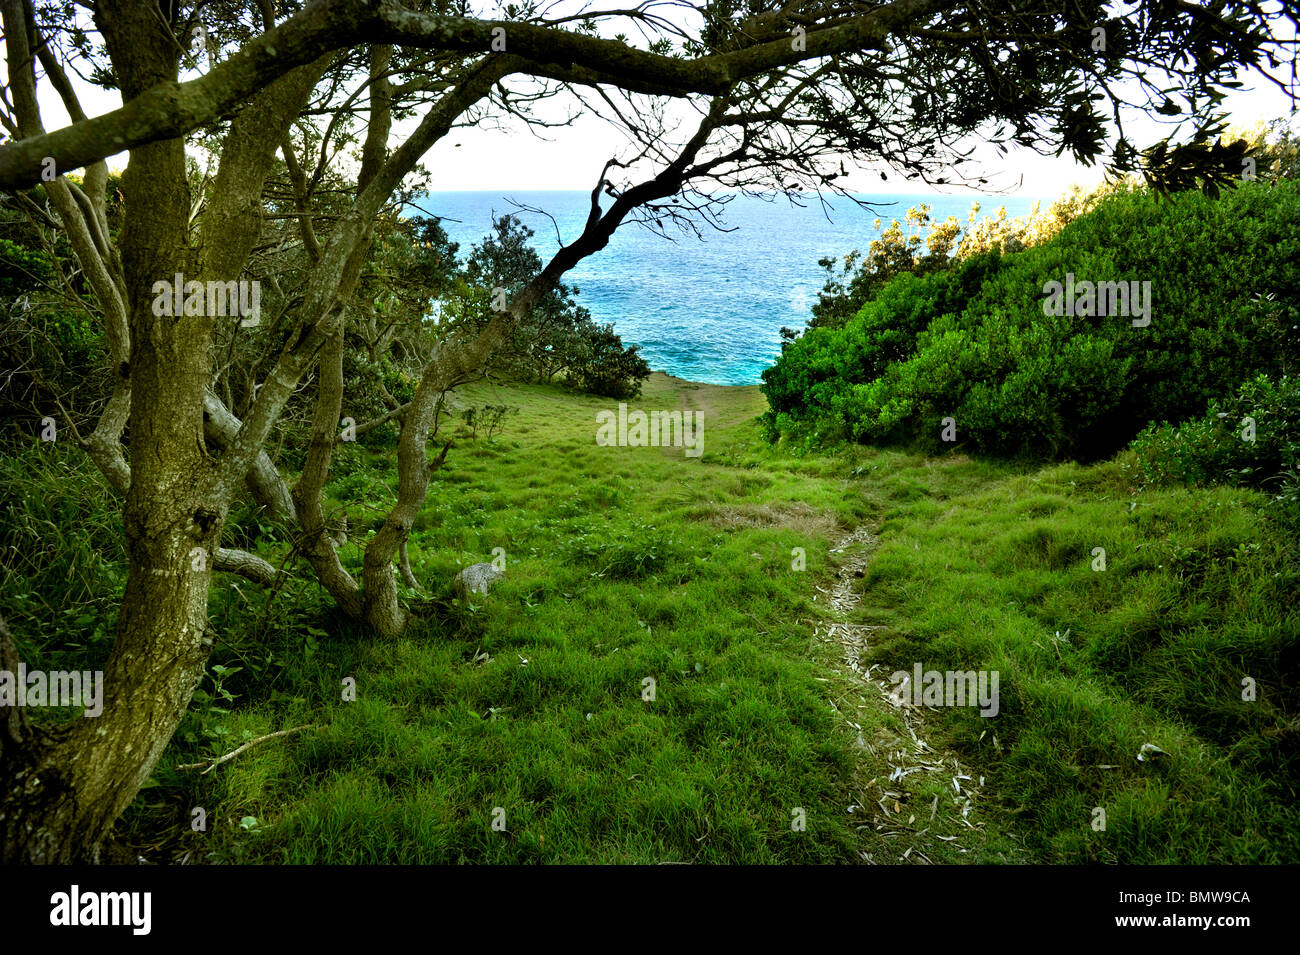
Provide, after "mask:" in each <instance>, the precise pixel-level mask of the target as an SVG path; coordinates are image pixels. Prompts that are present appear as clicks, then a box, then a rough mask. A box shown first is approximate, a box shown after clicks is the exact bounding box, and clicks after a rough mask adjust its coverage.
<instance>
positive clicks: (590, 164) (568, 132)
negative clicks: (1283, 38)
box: [39, 74, 1290, 197]
mask: <svg viewBox="0 0 1300 955" xmlns="http://www.w3.org/2000/svg"><path fill="white" fill-rule="evenodd" d="M185 78H190V77H185ZM1241 79H1242V80H1243V81H1244V82H1246V83H1247V84H1248V88H1247V89H1244V90H1238V91H1230V92H1229V94H1228V96H1227V98H1226V101H1225V103H1226V106H1227V108H1228V109H1229V110H1230V111H1231V113H1232V119H1233V123H1234V125H1236V126H1242V127H1248V126H1250V125H1253V124H1254V123H1256V122H1257V121H1259V120H1269V119H1274V118H1277V117H1279V116H1282V115H1285V114H1286V113H1287V112H1288V111H1289V109H1290V104H1289V103H1288V100H1287V98H1286V96H1285V94H1283V92H1282V91H1281V90H1280V89H1278V88H1277V87H1276V86H1274V85H1273V84H1269V83H1266V82H1264V81H1262V80H1261V79H1260V78H1259V77H1258V76H1257V75H1252V74H1243V75H1242V77H1241ZM74 82H75V78H74ZM39 90H40V102H41V108H42V113H43V116H44V120H45V127H46V129H48V130H53V129H55V128H58V127H59V126H61V125H64V124H66V123H67V121H68V120H67V114H66V113H65V112H64V111H63V108H62V104H61V103H60V102H59V100H58V97H57V95H56V94H55V93H54V91H53V90H52V89H51V87H50V85H49V84H48V83H46V82H41V83H40V86H39ZM78 92H79V94H80V95H81V96H82V106H83V108H84V109H85V110H86V112H87V113H88V114H89V115H92V116H93V115H97V114H100V113H104V112H108V111H109V110H111V109H113V108H115V107H117V106H119V105H120V99H119V98H118V97H117V94H116V93H106V92H104V91H101V90H99V89H97V88H89V89H79V90H78ZM564 112H565V110H564V108H562V107H561V106H560V104H559V103H556V104H555V110H554V111H553V112H552V113H551V115H553V116H555V115H563V114H564ZM415 122H416V121H415V120H411V121H410V122H409V123H408V124H404V125H399V126H398V127H397V134H398V136H400V134H401V132H402V130H403V129H404V128H408V129H409V128H411V127H413V126H414V124H415ZM541 132H542V136H544V137H546V138H542V136H538V135H535V134H533V133H532V132H530V131H529V130H528V129H526V128H525V127H524V126H523V124H522V123H518V122H516V123H514V124H513V128H509V129H506V130H496V129H485V128H465V129H456V130H453V131H452V133H451V134H450V135H448V136H447V137H446V138H445V139H444V140H443V141H442V142H440V143H438V144H437V145H436V146H435V147H434V148H433V149H432V150H431V151H430V152H429V153H428V154H427V155H426V156H425V160H424V165H425V167H426V168H427V169H429V170H430V171H431V173H432V176H431V179H430V182H429V188H430V189H431V190H432V191H451V190H485V191H488V190H490V191H500V190H504V191H512V190H513V191H519V192H523V191H533V190H539V191H540V190H575V189H581V190H590V189H591V188H592V186H593V185H594V183H595V180H596V177H597V176H598V175H599V174H600V170H601V168H602V166H603V164H604V162H605V160H606V159H608V158H609V157H610V156H613V155H615V154H616V153H617V154H620V155H624V156H626V155H627V152H628V151H627V148H626V143H625V141H624V139H623V137H622V135H621V134H620V133H619V132H618V130H616V129H615V128H614V127H612V126H610V125H609V124H608V123H606V122H605V121H604V120H602V119H599V118H596V117H594V116H591V115H583V116H581V117H580V118H579V119H578V120H576V121H575V123H574V124H573V125H571V126H568V127H562V128H558V129H551V130H543V131H541ZM1135 132H1139V133H1141V134H1142V135H1148V134H1149V139H1148V140H1147V141H1145V142H1141V143H1140V145H1141V146H1145V145H1147V144H1148V142H1152V141H1155V139H1157V138H1159V136H1160V132H1159V130H1158V127H1156V126H1155V124H1154V123H1148V124H1147V127H1146V129H1143V130H1139V129H1138V127H1136V126H1134V127H1132V128H1131V129H1130V134H1131V135H1132V134H1134V133H1135ZM975 158H976V159H977V160H978V161H980V162H981V163H982V164H983V167H982V169H981V170H980V172H979V173H978V174H979V175H984V176H986V177H987V178H989V180H990V186H989V187H987V188H984V189H982V190H980V191H984V192H990V191H994V190H996V191H998V192H1003V193H1005V194H1007V195H1025V196H1034V197H1039V196H1048V197H1050V196H1056V195H1059V194H1061V193H1062V192H1064V191H1065V190H1066V188H1067V187H1068V186H1069V185H1070V184H1071V183H1077V184H1080V185H1090V184H1093V183H1096V182H1099V181H1100V180H1101V179H1102V177H1103V175H1104V170H1103V169H1102V168H1101V167H1100V166H1096V167H1092V168H1087V167H1084V166H1080V165H1078V164H1077V163H1075V162H1073V161H1072V160H1070V159H1068V158H1064V157H1062V158H1056V157H1043V156H1039V155H1037V154H1035V153H1033V152H1032V151H1029V150H1025V149H1020V148H1018V147H1011V151H1010V152H1009V154H1008V155H1007V156H1001V155H999V154H998V153H996V152H995V151H994V150H993V149H992V148H990V147H979V148H977V152H976V154H975ZM126 160H127V155H126V153H121V154H118V155H117V156H114V157H111V158H110V160H109V164H110V166H112V167H114V168H119V169H120V168H121V167H123V166H124V165H125V163H126ZM849 171H850V175H849V177H848V178H847V180H845V181H844V182H846V184H847V186H848V188H850V189H852V190H853V191H858V192H870V193H874V194H880V193H893V192H897V193H899V194H916V193H925V192H931V191H936V190H934V189H932V188H931V187H928V186H926V185H925V184H924V183H922V182H920V181H917V180H912V181H908V180H904V179H902V178H901V177H900V176H896V175H894V174H893V173H892V172H891V173H889V180H888V181H885V182H882V181H881V179H880V175H879V174H880V171H881V167H875V168H868V169H861V170H857V171H855V170H854V169H853V168H852V167H850V170H849ZM944 191H945V192H950V193H952V194H958V195H960V194H967V193H973V192H975V191H976V190H968V189H964V188H961V187H951V188H947V189H945V190H944Z"/></svg>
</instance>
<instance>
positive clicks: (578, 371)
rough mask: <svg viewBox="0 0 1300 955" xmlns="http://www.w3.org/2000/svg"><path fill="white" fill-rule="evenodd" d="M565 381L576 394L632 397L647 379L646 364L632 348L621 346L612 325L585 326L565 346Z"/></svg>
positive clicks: (647, 365)
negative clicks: (567, 350)
mask: <svg viewBox="0 0 1300 955" xmlns="http://www.w3.org/2000/svg"><path fill="white" fill-rule="evenodd" d="M569 348H570V351H569V353H568V354H567V355H566V361H565V381H566V383H567V384H568V385H569V386H570V387H573V388H576V389H577V390H579V391H585V392H587V393H588V394H593V395H600V396H602V397H605V398H635V397H636V396H637V395H639V394H640V393H641V383H642V382H644V381H645V380H646V379H647V378H649V377H650V365H649V364H648V363H647V362H646V360H645V359H644V358H642V357H641V355H640V354H639V353H638V350H637V346H636V345H630V346H627V347H624V345H623V340H622V339H621V338H619V337H618V335H617V334H616V333H615V332H614V326H613V325H596V324H594V323H588V324H586V325H583V326H581V327H580V328H579V329H578V333H577V334H576V335H575V336H574V337H573V340H572V342H571V344H570V345H569Z"/></svg>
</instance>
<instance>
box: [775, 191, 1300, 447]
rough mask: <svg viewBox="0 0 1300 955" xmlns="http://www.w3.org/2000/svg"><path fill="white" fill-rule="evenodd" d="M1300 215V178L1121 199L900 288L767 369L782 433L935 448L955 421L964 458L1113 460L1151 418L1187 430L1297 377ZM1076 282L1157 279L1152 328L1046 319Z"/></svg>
mask: <svg viewBox="0 0 1300 955" xmlns="http://www.w3.org/2000/svg"><path fill="white" fill-rule="evenodd" d="M1297 218H1300V186H1298V185H1297V184H1296V183H1294V182H1281V183H1279V184H1278V185H1276V186H1273V187H1268V186H1265V185H1262V184H1256V183H1247V184H1244V185H1242V186H1241V187H1240V188H1238V189H1235V190H1233V191H1230V192H1227V193H1225V194H1224V195H1223V196H1222V197H1221V198H1220V199H1218V200H1213V199H1209V198H1207V197H1205V196H1203V195H1201V194H1198V193H1183V194H1180V195H1177V196H1174V197H1172V198H1168V199H1161V198H1159V197H1157V196H1156V195H1155V194H1154V193H1151V192H1148V191H1121V192H1118V193H1116V194H1115V195H1112V196H1110V197H1109V198H1107V199H1105V200H1103V201H1102V202H1101V203H1100V204H1099V205H1098V206H1097V207H1096V208H1095V209H1094V210H1093V211H1092V212H1090V213H1089V214H1087V215H1085V216H1083V217H1082V218H1079V219H1077V220H1075V221H1074V222H1072V223H1070V224H1069V225H1067V226H1066V227H1065V228H1064V229H1062V230H1061V232H1060V233H1059V234H1058V235H1056V236H1055V237H1054V238H1052V239H1050V240H1048V241H1047V242H1045V243H1043V244H1041V245H1039V246H1036V247H1033V248H1030V249H1026V250H1024V251H1021V252H1016V253H1012V254H1010V255H1006V256H1003V257H1001V259H1000V260H987V261H986V262H985V263H984V264H983V265H975V264H972V262H971V261H970V260H967V261H964V262H960V263H958V264H956V265H955V266H954V267H953V268H952V269H948V270H944V271H940V272H936V273H933V274H930V275H926V276H923V277H916V276H910V275H901V276H898V277H897V278H895V279H894V280H893V281H891V282H890V283H889V285H887V286H885V287H884V288H883V289H881V291H880V292H879V294H878V295H877V296H876V297H875V298H874V299H873V300H872V301H870V302H868V303H867V304H866V305H864V306H863V307H862V309H860V310H859V312H858V314H857V315H856V316H855V317H854V319H853V320H852V321H850V322H848V323H847V324H846V325H845V326H844V327H843V328H840V329H814V330H810V331H809V332H808V333H807V334H805V335H804V336H803V337H802V338H800V339H799V340H798V341H796V342H793V343H791V344H790V345H789V346H788V347H787V348H786V349H785V351H784V353H783V354H782V356H781V358H780V359H779V360H778V362H777V364H776V365H775V366H774V367H773V368H770V369H768V370H767V371H766V372H764V375H763V378H764V385H763V390H764V393H765V394H766V395H767V396H768V400H769V403H770V404H771V412H770V413H769V414H768V415H767V416H766V418H765V423H766V425H767V429H768V432H769V435H770V436H773V437H775V436H777V435H792V436H796V437H801V438H804V439H809V438H813V439H815V440H835V439H843V438H849V439H856V440H860V441H878V442H879V441H883V442H904V443H917V444H920V445H923V446H928V447H932V448H937V447H942V446H943V445H942V443H941V441H940V437H941V433H942V428H943V425H942V422H943V419H944V418H948V417H951V418H953V419H955V422H956V428H957V440H958V442H959V443H960V444H962V445H963V446H965V447H968V448H972V447H973V448H976V449H980V450H985V451H991V452H997V453H1029V454H1033V455H1043V456H1051V457H1063V456H1079V457H1093V456H1100V455H1106V454H1110V453H1112V452H1114V451H1115V450H1117V449H1118V448H1120V447H1122V446H1123V445H1124V444H1125V443H1127V442H1128V441H1129V440H1130V439H1131V438H1132V437H1133V436H1134V435H1136V434H1137V432H1138V431H1140V430H1141V429H1142V428H1143V427H1144V426H1145V424H1146V423H1147V422H1149V421H1160V420H1168V421H1175V422H1176V421H1181V420H1184V419H1186V418H1187V417H1189V416H1191V415H1194V414H1199V413H1200V412H1201V410H1203V409H1204V408H1205V406H1206V403H1207V402H1208V401H1209V400H1210V399H1211V398H1213V397H1215V396H1217V395H1220V394H1223V393H1227V392H1231V391H1232V390H1234V389H1235V388H1237V386H1238V385H1240V384H1241V383H1242V382H1243V381H1245V380H1247V379H1249V378H1252V377H1254V376H1255V375H1256V374H1258V373H1261V372H1263V373H1269V374H1276V373H1282V372H1284V371H1285V370H1286V369H1288V368H1294V367H1296V365H1297V362H1298V360H1300V346H1297V344H1296V337H1295V335H1294V328H1295V325H1296V309H1297V304H1300V235H1297V232H1296V230H1295V227H1294V223H1295V222H1296V221H1297ZM1175 262H1176V263H1178V267H1177V268H1171V267H1170V266H1169V263H1175ZM1067 273H1072V274H1073V275H1074V276H1075V278H1076V280H1077V281H1079V282H1082V281H1092V282H1116V281H1123V282H1134V281H1135V282H1139V283H1142V282H1150V301H1149V302H1148V304H1149V306H1150V325H1149V326H1147V327H1134V326H1133V324H1132V319H1131V318H1130V316H1127V315H1112V316H1106V317H1095V316H1091V315H1082V314H1079V315H1073V316H1070V315H1061V316H1054V315H1048V314H1044V312H1045V308H1044V304H1045V290H1046V288H1047V285H1046V283H1048V282H1051V281H1056V282H1064V281H1065V278H1066V274H1067ZM954 276H956V277H957V278H958V279H959V280H961V279H962V278H963V276H964V277H966V278H969V279H970V282H966V281H964V280H963V281H959V283H958V286H959V287H958V286H954V284H953V282H954ZM975 283H979V285H978V289H977V290H974V291H973V286H974V284H975ZM1140 287H1141V286H1140V285H1139V288H1140ZM972 291H973V294H971V292H972ZM1139 320H1140V319H1139ZM950 446H951V445H949V447H950Z"/></svg>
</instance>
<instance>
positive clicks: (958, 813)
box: [814, 527, 984, 864]
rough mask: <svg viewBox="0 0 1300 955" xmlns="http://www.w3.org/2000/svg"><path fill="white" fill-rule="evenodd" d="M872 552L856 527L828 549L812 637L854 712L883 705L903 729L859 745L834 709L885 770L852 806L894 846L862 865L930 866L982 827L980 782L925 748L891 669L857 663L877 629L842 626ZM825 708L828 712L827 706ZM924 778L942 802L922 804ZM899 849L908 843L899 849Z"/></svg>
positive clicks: (870, 538) (864, 531) (915, 710)
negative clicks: (831, 648)
mask: <svg viewBox="0 0 1300 955" xmlns="http://www.w3.org/2000/svg"><path fill="white" fill-rule="evenodd" d="M875 545H876V538H875V536H874V535H872V533H871V532H870V530H869V529H868V528H866V527H859V528H857V529H856V530H854V531H853V532H852V533H850V534H848V535H846V536H844V537H842V538H840V539H839V540H837V541H836V542H835V544H834V545H833V546H832V547H831V554H832V555H833V557H834V558H835V559H836V560H837V562H838V567H837V569H836V571H835V576H834V578H833V580H832V583H831V587H830V589H829V590H826V589H824V588H822V587H818V588H817V590H818V591H819V593H818V595H817V596H816V597H814V599H815V600H816V601H817V602H818V603H820V604H822V605H823V606H827V607H829V609H830V611H831V615H832V616H833V618H834V619H833V620H832V621H830V622H828V623H822V624H819V625H818V627H817V631H816V635H817V637H818V639H820V640H821V641H822V642H823V643H827V644H833V645H835V647H836V649H837V651H838V655H839V656H840V657H841V658H842V660H843V665H842V666H841V667H839V668H838V669H839V671H840V672H841V674H843V675H844V676H846V677H847V678H848V679H849V680H850V681H851V682H852V683H853V685H854V686H856V687H857V688H858V689H859V690H860V692H861V696H860V697H859V700H860V704H861V705H860V706H859V709H865V708H870V707H880V706H882V705H883V706H885V707H889V708H891V709H893V710H894V711H895V712H897V714H898V716H899V718H900V719H901V720H902V723H903V730H904V733H903V734H898V733H885V734H883V735H881V734H877V736H876V738H875V739H872V740H867V739H864V738H863V730H862V726H861V724H859V723H858V722H857V721H856V720H855V719H853V716H854V714H849V713H844V712H842V711H839V708H838V707H836V710H837V712H840V716H841V717H842V718H843V719H844V720H845V722H847V723H848V724H849V726H851V727H853V728H854V729H855V730H856V731H857V734H858V736H857V742H858V746H859V747H861V748H862V749H863V750H865V752H866V753H867V754H868V755H869V756H871V757H875V758H874V759H872V760H871V762H872V764H873V765H878V764H879V762H880V759H881V756H882V754H883V759H884V761H885V762H886V763H887V765H888V767H889V769H890V774H889V776H888V778H886V779H882V778H881V777H880V776H878V775H877V776H876V777H874V778H872V779H871V780H870V781H869V782H868V783H867V784H866V786H865V792H864V794H863V796H864V805H862V806H856V807H854V811H856V812H861V813H863V814H864V816H865V817H866V819H867V820H869V824H870V825H871V827H872V828H873V829H874V830H875V831H876V832H877V833H878V834H879V835H881V836H882V837H884V839H886V840H888V839H899V841H900V847H899V848H898V850H892V849H891V850H887V853H881V852H866V851H863V852H862V853H861V855H862V858H863V861H865V862H868V863H873V864H897V863H900V862H909V863H912V862H914V863H920V864H929V863H933V860H932V859H931V858H930V857H929V856H928V855H927V854H926V847H927V846H938V845H939V844H940V842H944V843H947V844H948V846H949V848H950V849H956V850H958V851H960V852H963V853H964V852H966V851H967V849H966V848H965V847H963V846H962V845H961V836H960V833H961V832H963V831H966V832H968V833H969V832H972V831H978V830H981V829H983V828H984V823H983V822H982V821H980V819H979V815H978V812H977V807H978V804H979V800H980V792H981V789H982V788H983V785H984V776H982V775H980V773H979V772H977V771H976V770H975V769H973V768H970V767H966V766H963V765H962V763H961V762H960V761H959V760H958V759H957V757H955V756H953V755H952V754H951V753H947V752H942V751H939V750H936V749H935V748H934V747H932V746H930V744H929V743H927V742H926V740H925V720H924V713H923V710H924V707H915V706H912V705H911V704H910V703H901V702H900V701H898V700H896V699H894V697H893V693H894V690H895V685H894V684H893V683H892V682H890V680H889V675H890V673H892V672H893V670H891V669H888V668H886V667H884V666H882V665H881V664H872V665H870V666H868V665H867V664H865V663H863V662H862V658H863V657H865V656H867V651H868V649H869V647H870V645H871V640H872V634H873V633H874V632H875V631H876V630H879V629H881V628H880V627H873V626H866V625H863V624H857V623H851V622H849V620H850V618H851V617H852V615H853V612H854V611H855V610H856V609H857V607H858V604H859V602H860V600H861V598H860V596H859V595H858V594H857V592H856V591H855V590H854V581H855V580H856V579H857V578H859V577H861V576H862V574H863V571H864V569H865V568H866V566H867V565H868V564H869V563H870V561H871V552H872V551H873V550H874V548H875ZM897 669H911V662H910V661H909V662H908V663H907V664H906V665H902V664H900V665H899V666H898V667H897ZM831 705H832V706H833V707H834V705H835V704H834V702H833V701H832V704H831ZM873 771H874V770H873ZM926 776H931V777H934V776H937V777H939V778H940V779H939V781H942V783H943V786H944V790H943V792H944V793H945V795H946V797H947V798H946V799H945V798H944V796H940V795H935V796H933V798H932V799H930V800H924V799H922V798H921V795H922V794H921V790H922V788H924V789H926V790H928V792H927V793H926V795H928V793H929V792H933V791H934V786H933V785H928V786H923V785H922V783H923V782H928V783H933V782H935V781H936V780H934V779H933V778H931V779H929V780H926V779H925V777H926ZM872 800H874V801H872ZM901 843H906V844H907V848H906V850H904V849H903V848H902V846H901Z"/></svg>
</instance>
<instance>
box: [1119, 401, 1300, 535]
mask: <svg viewBox="0 0 1300 955" xmlns="http://www.w3.org/2000/svg"><path fill="white" fill-rule="evenodd" d="M1132 449H1133V452H1134V454H1135V464H1136V467H1137V469H1138V472H1139V473H1140V474H1141V476H1142V479H1143V480H1144V481H1146V482H1148V483H1153V484H1168V483H1172V482H1185V483H1188V484H1237V485H1243V486H1248V487H1256V488H1261V489H1263V490H1268V491H1270V492H1272V494H1273V499H1274V501H1275V502H1276V503H1277V504H1278V505H1280V506H1281V508H1282V510H1283V511H1285V512H1287V513H1289V514H1291V515H1292V516H1294V515H1296V514H1297V513H1300V378H1293V377H1283V378H1280V379H1278V380H1276V381H1274V380H1272V379H1270V378H1269V377H1268V376H1267V375H1260V376H1258V377H1256V378H1254V379H1252V380H1251V381H1248V382H1246V383H1245V384H1244V385H1242V386H1241V387H1240V388H1239V389H1238V390H1237V392H1236V394H1234V395H1233V396H1232V397H1230V398H1228V399H1226V400H1224V401H1211V402H1210V406H1209V410H1208V411H1207V412H1206V413H1205V414H1204V415H1203V416H1202V417H1200V418H1196V419H1194V420H1192V421H1188V422H1186V423H1185V424H1182V425H1178V426H1175V425H1172V424H1168V423H1164V424H1159V425H1152V426H1150V427H1148V428H1147V429H1146V430H1145V431H1143V432H1142V433H1141V434H1140V435H1138V437H1137V438H1136V439H1134V441H1133V444H1132Z"/></svg>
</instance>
